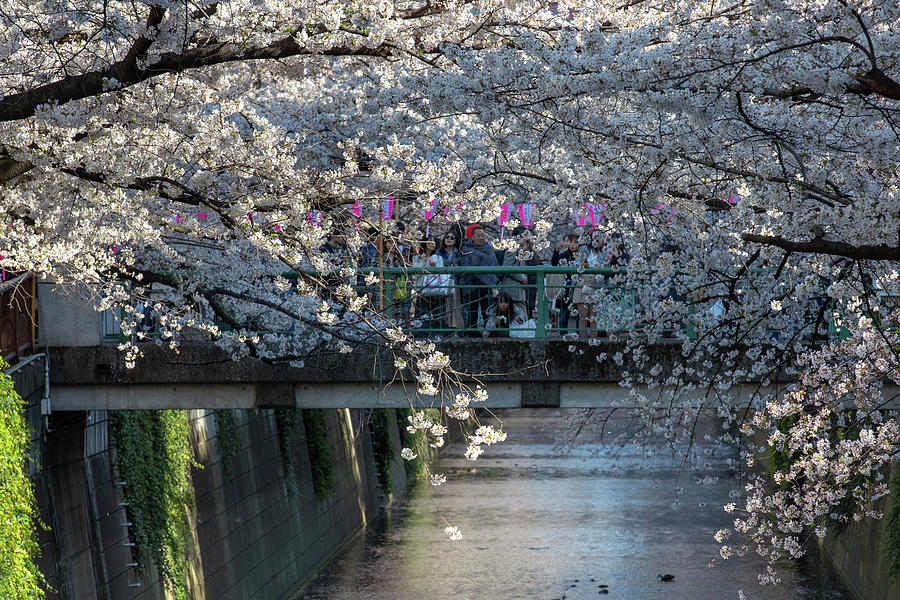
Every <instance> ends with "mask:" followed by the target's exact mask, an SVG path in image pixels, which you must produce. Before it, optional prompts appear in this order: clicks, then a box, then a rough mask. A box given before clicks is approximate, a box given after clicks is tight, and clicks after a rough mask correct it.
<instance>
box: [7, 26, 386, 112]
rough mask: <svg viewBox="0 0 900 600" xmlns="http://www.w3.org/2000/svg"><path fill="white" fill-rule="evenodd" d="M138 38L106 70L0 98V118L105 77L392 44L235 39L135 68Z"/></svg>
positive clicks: (96, 88)
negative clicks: (314, 47) (249, 44)
mask: <svg viewBox="0 0 900 600" xmlns="http://www.w3.org/2000/svg"><path fill="white" fill-rule="evenodd" d="M141 40H144V38H140V39H139V40H138V41H137V42H135V46H134V47H133V48H132V49H131V51H129V53H128V55H127V56H126V57H125V58H123V59H122V60H120V61H118V62H116V63H113V64H112V65H110V66H109V67H107V68H106V69H102V70H99V71H91V72H89V73H83V74H81V75H73V76H71V77H66V78H64V79H61V80H59V81H54V82H53V83H48V84H46V85H42V86H39V87H36V88H34V89H32V90H27V91H24V92H20V93H18V94H10V95H9V96H5V97H3V98H0V122H7V121H16V120H19V119H27V118H28V117H31V116H33V115H34V113H35V111H36V110H37V107H38V106H41V105H42V104H47V103H49V102H53V103H56V104H65V103H66V102H70V101H72V100H81V99H83V98H89V97H91V96H98V95H100V94H103V93H106V92H107V91H110V90H108V86H109V80H112V79H115V80H116V81H117V82H118V84H119V86H118V88H119V89H121V88H123V87H129V86H132V85H135V84H138V83H141V82H142V81H145V80H147V79H150V78H152V77H156V76H158V75H163V74H166V73H180V72H182V71H187V70H189V69H199V68H201V67H208V66H212V65H219V64H223V63H228V62H235V61H244V60H266V59H280V58H288V57H291V56H298V55H304V54H309V55H312V54H322V55H325V56H376V57H380V58H386V57H388V56H390V55H391V54H393V52H394V48H393V46H391V45H390V44H388V43H383V44H381V45H379V46H377V47H375V48H365V47H362V46H360V47H348V46H338V47H335V48H330V49H328V50H325V51H323V52H321V53H317V52H312V51H309V50H307V49H306V48H304V47H302V46H301V45H300V44H298V43H297V41H296V40H295V39H294V38H293V37H291V36H288V37H285V38H282V39H280V40H278V41H276V42H273V43H271V44H269V45H268V46H263V47H260V48H249V49H245V48H241V47H239V46H237V45H236V44H227V43H219V42H214V43H208V44H203V45H200V46H197V47H196V48H192V49H189V50H185V51H184V52H182V53H175V52H167V53H165V54H162V55H160V57H159V60H158V61H156V62H155V63H153V64H152V65H149V66H147V67H146V68H144V69H139V68H138V67H137V60H136V59H137V58H138V57H139V56H140V55H141V53H142V52H145V51H146V48H147V47H149V43H150V42H149V41H146V40H145V42H142V41H141Z"/></svg>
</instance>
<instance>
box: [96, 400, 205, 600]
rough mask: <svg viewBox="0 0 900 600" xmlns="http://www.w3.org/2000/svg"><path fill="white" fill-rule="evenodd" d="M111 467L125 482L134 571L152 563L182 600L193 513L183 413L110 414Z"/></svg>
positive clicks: (192, 464) (190, 457) (185, 421)
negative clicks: (113, 455)
mask: <svg viewBox="0 0 900 600" xmlns="http://www.w3.org/2000/svg"><path fill="white" fill-rule="evenodd" d="M109 433H110V437H111V439H112V440H114V443H115V449H116V465H117V467H118V469H119V474H120V476H121V477H122V479H123V480H124V481H125V486H124V488H123V490H124V491H123V493H124V496H125V500H126V502H127V503H128V506H127V512H128V520H129V521H131V523H132V525H131V528H130V535H131V539H132V541H133V542H134V543H135V546H134V558H135V562H137V563H138V572H139V573H140V574H142V573H143V572H144V569H145V568H146V565H147V560H148V559H152V560H153V562H154V564H156V567H157V569H158V570H159V573H160V575H161V577H162V580H163V582H164V583H165V585H167V586H168V587H169V588H171V590H172V592H173V594H174V596H175V598H177V599H178V600H183V599H186V598H187V589H186V584H185V579H186V577H185V575H186V573H187V568H188V559H187V552H188V546H187V540H189V539H191V538H190V535H189V527H190V525H189V521H188V510H192V509H193V497H192V494H191V490H192V487H191V476H190V470H191V466H198V467H199V465H198V464H197V463H196V461H194V459H193V455H192V453H191V445H190V441H189V438H188V420H187V413H186V412H185V411H180V410H142V411H141V410H124V411H111V412H110V413H109Z"/></svg>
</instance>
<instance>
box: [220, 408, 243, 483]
mask: <svg viewBox="0 0 900 600" xmlns="http://www.w3.org/2000/svg"><path fill="white" fill-rule="evenodd" d="M213 419H214V420H215V422H216V447H217V448H218V450H219V459H220V460H221V461H222V471H223V472H224V473H225V477H226V478H228V479H231V476H232V472H231V459H233V458H234V455H235V454H237V451H238V450H239V449H240V447H241V440H240V438H239V437H238V420H237V414H236V411H234V410H228V409H216V410H215V411H213Z"/></svg>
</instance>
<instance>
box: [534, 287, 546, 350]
mask: <svg viewBox="0 0 900 600" xmlns="http://www.w3.org/2000/svg"><path fill="white" fill-rule="evenodd" d="M535 285H536V286H537V302H536V303H535V305H536V306H535V311H537V315H535V319H534V322H535V326H534V337H536V338H545V337H547V317H548V315H549V311H548V310H547V297H546V295H545V294H544V271H538V274H537V280H536V281H535Z"/></svg>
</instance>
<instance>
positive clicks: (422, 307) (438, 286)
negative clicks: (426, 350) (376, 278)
mask: <svg viewBox="0 0 900 600" xmlns="http://www.w3.org/2000/svg"><path fill="white" fill-rule="evenodd" d="M434 247H435V243H434V239H432V238H430V237H424V238H422V241H421V242H420V244H419V251H418V252H417V253H416V254H415V256H413V257H412V266H413V267H417V268H421V269H427V268H428V267H443V266H444V259H443V258H441V256H440V255H438V254H435V253H434ZM449 278H450V276H449V275H444V274H427V273H420V274H418V275H416V276H415V286H414V287H415V290H416V305H415V312H416V316H417V317H421V319H422V325H423V327H424V328H425V329H426V330H428V336H429V337H437V336H438V335H439V332H438V331H435V330H437V329H444V328H446V327H447V325H446V317H447V294H448V293H449V292H450V285H449V283H450V282H449V281H446V280H448V279H449Z"/></svg>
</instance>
